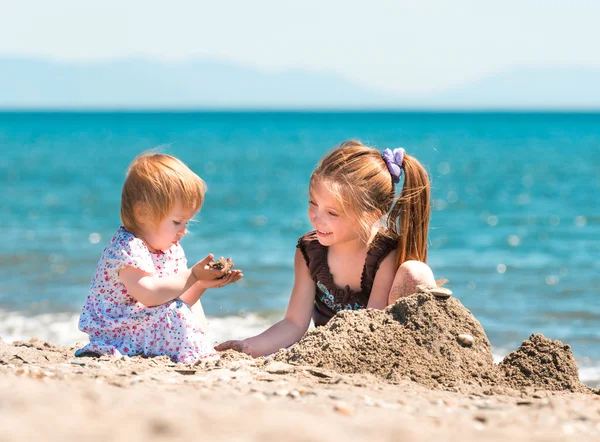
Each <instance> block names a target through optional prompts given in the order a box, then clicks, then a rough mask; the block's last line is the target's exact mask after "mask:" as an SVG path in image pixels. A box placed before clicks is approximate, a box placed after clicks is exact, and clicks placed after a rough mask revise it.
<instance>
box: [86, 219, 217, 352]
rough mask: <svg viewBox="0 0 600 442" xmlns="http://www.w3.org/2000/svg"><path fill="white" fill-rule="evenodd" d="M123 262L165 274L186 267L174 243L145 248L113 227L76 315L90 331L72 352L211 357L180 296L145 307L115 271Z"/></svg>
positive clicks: (202, 333)
mask: <svg viewBox="0 0 600 442" xmlns="http://www.w3.org/2000/svg"><path fill="white" fill-rule="evenodd" d="M128 266H131V267H135V268H138V269H140V270H143V271H144V272H146V273H149V274H151V275H155V276H158V277H165V276H170V275H174V274H176V273H177V272H179V271H183V270H185V269H187V260H186V258H185V254H184V252H183V249H182V247H181V246H180V245H179V243H177V244H174V245H173V246H172V247H171V248H170V249H169V250H167V251H165V252H163V253H159V254H157V253H151V252H150V251H149V250H148V248H147V247H146V245H145V244H144V242H143V241H142V240H141V239H139V238H136V237H135V236H133V235H132V234H131V233H130V232H128V231H127V230H125V229H124V228H123V227H121V228H119V230H118V231H117V233H115V235H114V236H113V238H112V239H111V241H110V243H109V244H108V246H106V248H105V249H104V252H103V253H102V257H101V258H100V262H99V263H98V267H97V268H96V274H95V275H94V277H93V278H92V283H91V288H90V293H89V295H88V297H87V299H86V302H85V305H84V306H83V309H82V312H81V317H80V318H79V329H80V330H81V331H83V332H84V333H87V334H88V335H89V336H90V343H89V344H88V345H86V346H85V347H83V348H82V349H80V350H77V352H76V353H75V354H76V355H77V356H79V355H82V354H85V353H95V354H111V355H117V356H118V355H129V356H133V355H144V356H159V355H168V356H169V357H170V358H171V359H173V361H175V362H183V363H190V362H193V361H195V360H197V359H202V358H208V357H216V356H217V355H216V352H215V350H214V349H213V348H212V346H211V345H210V342H209V339H208V336H207V335H206V334H205V333H204V331H203V330H202V329H201V327H200V325H199V323H198V321H197V320H196V318H195V316H194V314H193V313H192V311H191V310H190V308H189V306H188V305H187V304H186V303H184V302H183V301H182V300H181V299H179V298H177V299H175V300H173V301H170V302H167V303H166V304H162V305H159V306H155V307H146V306H145V305H143V304H141V303H139V302H137V301H136V300H135V298H133V296H131V295H130V294H129V292H128V291H127V289H126V288H125V286H124V285H123V283H122V282H121V280H120V278H119V271H120V270H121V269H123V268H125V267H128Z"/></svg>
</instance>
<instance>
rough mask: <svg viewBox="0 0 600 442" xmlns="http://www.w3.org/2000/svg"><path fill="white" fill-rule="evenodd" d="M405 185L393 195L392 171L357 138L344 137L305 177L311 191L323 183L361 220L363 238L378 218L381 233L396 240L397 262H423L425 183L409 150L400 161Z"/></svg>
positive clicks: (426, 208)
mask: <svg viewBox="0 0 600 442" xmlns="http://www.w3.org/2000/svg"><path fill="white" fill-rule="evenodd" d="M402 169H403V172H404V173H403V175H404V185H403V186H402V191H401V193H400V195H399V196H398V198H396V192H395V189H394V184H393V183H392V176H391V174H390V172H389V170H388V168H387V165H386V163H385V161H384V160H383V157H382V155H381V152H379V151H378V150H376V149H373V148H370V147H367V146H365V145H364V144H362V143H361V142H360V141H356V140H349V141H344V142H343V143H341V144H340V146H339V147H338V148H337V149H335V150H334V151H332V152H331V153H329V154H328V155H326V156H325V157H324V158H323V159H322V160H321V162H320V163H319V165H318V166H317V168H316V169H315V170H314V171H313V173H312V175H311V177H310V184H309V187H310V190H311V191H312V188H313V186H314V185H315V184H317V183H319V184H320V185H322V186H324V187H325V189H327V190H328V191H329V192H331V194H332V195H333V196H334V197H335V198H336V199H337V200H338V201H339V202H340V205H341V206H342V208H343V210H344V212H346V214H348V215H352V216H355V217H356V219H357V220H358V221H359V222H360V224H361V227H362V229H361V236H362V237H363V238H365V239H368V237H369V235H370V233H371V228H372V226H373V225H374V224H375V223H376V222H377V220H378V219H380V218H383V221H384V223H385V227H386V229H385V232H386V234H388V235H389V236H391V237H393V238H395V239H397V240H398V249H397V255H396V266H397V267H399V266H400V265H401V264H402V263H403V262H405V261H408V260H417V261H421V262H423V263H425V262H426V261H427V235H428V231H429V216H430V185H429V178H428V176H427V172H426V171H425V169H424V168H423V166H421V164H420V163H419V162H418V161H417V159H416V158H414V157H412V156H410V155H404V161H403V163H402Z"/></svg>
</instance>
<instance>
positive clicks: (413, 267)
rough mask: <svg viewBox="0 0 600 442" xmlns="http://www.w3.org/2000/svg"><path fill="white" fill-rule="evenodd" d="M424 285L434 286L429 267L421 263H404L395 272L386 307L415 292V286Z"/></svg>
mask: <svg viewBox="0 0 600 442" xmlns="http://www.w3.org/2000/svg"><path fill="white" fill-rule="evenodd" d="M419 284H424V285H428V286H435V285H436V284H435V278H434V277H433V272H432V271H431V269H430V268H429V266H428V265H427V264H425V263H422V262H421V261H405V262H404V263H402V265H401V266H400V267H399V268H398V270H397V271H396V277H395V278H394V282H393V284H392V289H391V291H390V294H389V296H388V305H389V304H393V303H394V302H396V301H397V300H398V299H399V298H403V297H405V296H409V295H412V294H413V293H416V292H417V286H418V285H419Z"/></svg>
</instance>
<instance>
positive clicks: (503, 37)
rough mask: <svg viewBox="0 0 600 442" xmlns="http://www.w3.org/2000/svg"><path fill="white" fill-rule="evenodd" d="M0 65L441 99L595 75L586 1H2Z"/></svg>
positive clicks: (598, 64) (594, 11)
mask: <svg viewBox="0 0 600 442" xmlns="http://www.w3.org/2000/svg"><path fill="white" fill-rule="evenodd" d="M0 5H2V8H1V9H2V12H3V13H2V14H1V15H0V56H19V57H29V58H31V57H41V58H45V59H56V60H62V61H68V62H87V61H106V60H111V59H119V58H126V57H131V56H143V57H147V58H150V59H155V60H163V61H182V60H188V59H198V58H208V59H216V60H223V61H230V62H234V63H236V64H241V65H245V66H248V67H251V68H254V69H258V70H261V71H265V72H275V73H276V72H281V71H285V70H289V69H306V70H309V71H312V72H319V73H324V74H335V75H336V76H339V77H343V78H345V79H347V80H349V81H351V82H352V83H354V84H359V85H362V86H365V87H367V88H369V89H370V90H373V91H375V92H390V93H394V94H408V93H410V94H415V93H419V94H420V93H431V92H437V91H443V90H446V89H448V88H451V87H459V86H461V85H467V84H470V83H471V82H474V81H477V80H478V79H480V78H484V77H486V76H489V75H492V74H494V73H498V72H503V71H507V70H511V69H514V68H517V67H519V66H538V67H539V66H546V65H548V66H570V67H575V68H578V67H580V68H596V69H597V68H600V51H598V50H597V42H599V41H600V27H598V26H597V24H596V20H597V17H599V16H600V2H597V1H592V0H571V1H569V2H566V1H557V0H546V1H538V0H530V1H524V0H521V1H515V0H506V1H503V2H486V1H484V2H481V1H476V0H456V1H453V2H447V1H442V0H438V1H381V0H373V1H370V2H368V4H367V3H366V2H348V1H337V0H336V1H316V0H305V1H304V2H301V3H298V2H294V3H291V2H282V1H272V0H268V1H266V0H255V1H253V2H241V1H239V2H205V1H176V0H175V1H171V2H168V3H167V2H158V1H143V2H142V1H139V0H129V1H127V2H121V1H114V0H107V1H104V2H101V3H100V2H94V3H92V2H81V1H66V0H57V1H54V2H42V1H31V0H23V1H20V2H9V1H6V0H0Z"/></svg>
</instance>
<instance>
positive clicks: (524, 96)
mask: <svg viewBox="0 0 600 442" xmlns="http://www.w3.org/2000/svg"><path fill="white" fill-rule="evenodd" d="M0 108H4V109H52V108H70V109H82V108H85V109H136V108H157V109H158V108H181V109H186V108H190V109H220V108H221V109H230V108H238V109H248V108H254V109H256V108H258V109H261V108H262V109H269V108H287V109H300V108H313V109H319V108H321V109H323V108H331V109H343V108H358V109H360V108H363V109H364V108H382V109H600V68H599V69H590V68H575V67H545V68H542V67H517V68H514V69H512V70H508V71H506V72H501V73H498V74H495V75H490V76H487V77H483V78H481V79H479V80H476V81H474V82H470V83H468V84H465V85H462V86H457V87H453V88H449V89H448V90H446V91H443V92H441V93H432V94H421V95H419V96H395V95H394V94H383V93H378V92H375V91H372V90H370V89H368V88H367V87H364V86H361V85H359V84H355V83H352V82H351V81H348V80H346V79H344V78H343V77H341V76H336V75H332V74H323V73H317V72H309V71H301V70H289V71H284V72H265V71H261V70H258V69H252V68H249V67H246V66H243V65H240V64H234V63H228V62H222V61H211V60H194V61H186V62H179V63H168V62H161V61H152V60H148V59H143V58H130V59H123V60H116V61H107V62H96V63H73V62H57V61H49V60H39V59H20V58H7V57H0Z"/></svg>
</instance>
